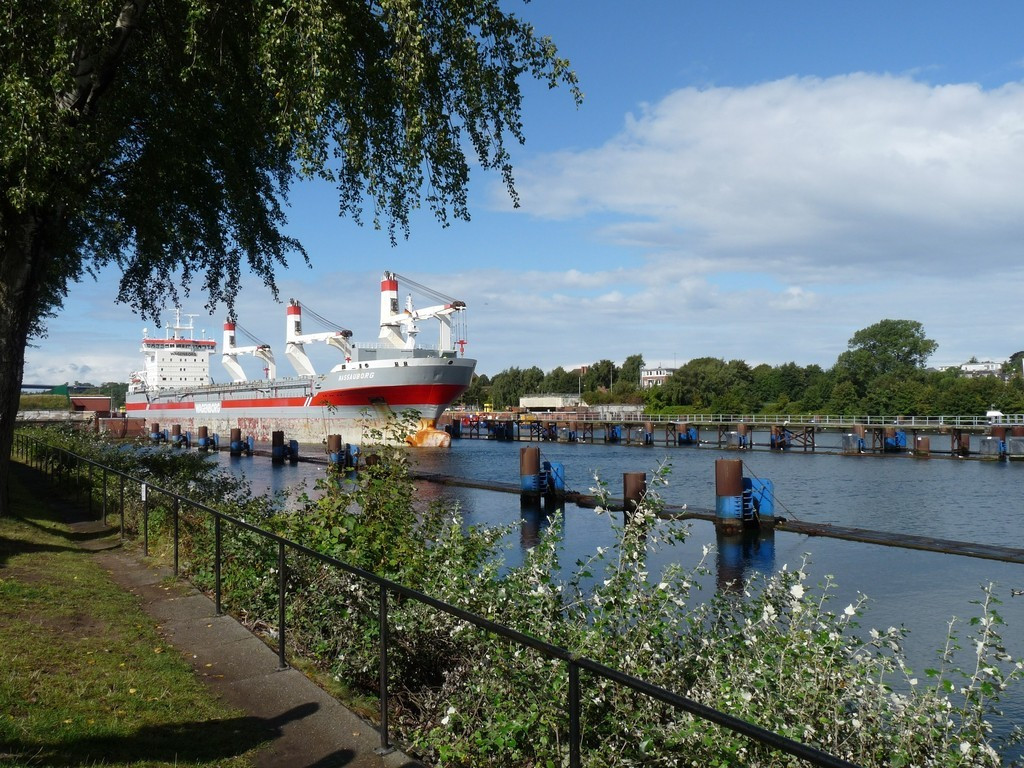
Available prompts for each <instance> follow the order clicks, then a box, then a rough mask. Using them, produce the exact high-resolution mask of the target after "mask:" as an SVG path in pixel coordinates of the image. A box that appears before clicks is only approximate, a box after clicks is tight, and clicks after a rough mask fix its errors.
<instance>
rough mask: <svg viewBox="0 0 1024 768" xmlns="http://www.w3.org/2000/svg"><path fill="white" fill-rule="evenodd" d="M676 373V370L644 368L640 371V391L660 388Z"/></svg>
mask: <svg viewBox="0 0 1024 768" xmlns="http://www.w3.org/2000/svg"><path fill="white" fill-rule="evenodd" d="M675 372H676V369H675V368H664V367H658V368H643V369H641V371H640V389H650V388H651V387H660V386H661V385H662V384H664V383H665V382H666V381H668V380H669V378H670V377H671V376H672V374H673V373H675Z"/></svg>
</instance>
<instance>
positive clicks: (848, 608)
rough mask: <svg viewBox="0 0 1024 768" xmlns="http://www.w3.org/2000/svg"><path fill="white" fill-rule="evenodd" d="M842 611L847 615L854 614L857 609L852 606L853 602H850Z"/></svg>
mask: <svg viewBox="0 0 1024 768" xmlns="http://www.w3.org/2000/svg"><path fill="white" fill-rule="evenodd" d="M843 613H845V614H846V615H847V616H856V615H857V610H856V609H855V608H854V607H853V603H850V604H849V605H848V606H846V607H845V608H844V609H843Z"/></svg>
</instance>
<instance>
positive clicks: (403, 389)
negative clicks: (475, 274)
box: [126, 272, 476, 447]
mask: <svg viewBox="0 0 1024 768" xmlns="http://www.w3.org/2000/svg"><path fill="white" fill-rule="evenodd" d="M398 279H399V276H398V275H396V274H395V273H393V272H385V273H384V277H383V279H382V280H381V284H380V335H379V338H378V339H377V342H376V343H373V344H357V343H355V342H354V341H352V338H351V336H352V333H351V331H347V330H335V331H329V332H326V333H314V334H303V333H302V307H301V305H300V304H299V302H297V301H295V300H294V299H292V300H290V302H289V304H288V307H287V315H286V337H285V342H286V343H285V356H286V357H287V358H288V361H289V362H290V363H291V365H292V367H294V368H295V371H296V374H297V375H296V376H293V377H288V378H278V377H277V375H276V366H275V362H274V356H273V353H272V352H271V350H270V347H269V346H267V345H265V344H258V345H256V346H249V347H239V346H236V345H235V332H236V324H235V323H234V322H233V321H231V320H229V321H228V322H226V323H225V324H224V342H223V349H222V352H221V362H222V363H223V365H224V367H225V368H226V369H227V371H228V373H229V374H230V377H231V379H232V381H231V382H230V383H226V384H215V383H214V382H213V379H212V377H211V375H210V356H211V355H213V354H214V353H215V352H216V346H217V345H216V342H215V341H213V340H208V339H196V338H194V337H193V328H192V321H191V318H190V319H189V321H188V324H187V325H182V322H181V316H180V313H179V314H178V316H177V319H176V320H175V324H174V325H173V326H171V327H168V328H167V332H166V336H165V337H164V338H153V337H150V336H148V335H146V332H145V331H143V339H142V353H143V355H144V356H145V367H144V368H143V370H141V371H137V372H135V373H133V374H132V377H131V382H130V384H129V387H128V395H127V401H126V410H127V412H128V415H129V416H133V417H137V418H145V419H147V421H150V422H153V423H157V424H160V425H175V424H178V425H181V427H182V430H183V431H188V430H196V429H197V428H198V427H201V426H205V427H207V428H208V430H209V432H210V433H211V434H214V433H218V434H220V436H221V439H222V440H223V439H226V438H227V436H228V433H229V431H230V430H231V429H232V428H235V427H237V428H239V429H241V430H242V435H243V437H247V436H252V437H253V438H254V439H255V440H257V441H261V442H265V441H269V440H270V439H271V433H272V432H274V431H283V432H284V433H285V434H284V436H285V439H287V440H297V441H298V442H299V443H306V444H310V443H323V442H324V441H325V440H326V438H327V436H328V435H340V436H341V439H342V442H346V443H353V444H356V445H360V444H366V443H368V442H371V438H372V432H375V431H378V430H380V429H381V428H382V427H383V426H385V424H386V423H387V422H388V421H389V419H390V418H391V417H392V416H393V415H395V414H403V413H405V412H408V411H412V412H413V413H414V414H415V416H416V420H417V426H416V428H415V430H414V431H413V433H412V434H410V435H409V436H408V438H407V440H408V442H410V443H412V444H413V445H421V446H436V447H444V446H447V445H449V443H450V441H451V437H450V435H448V433H446V432H444V431H441V430H439V429H437V427H436V423H437V419H438V417H440V415H441V414H442V413H443V412H444V410H445V409H446V408H447V407H448V406H449V405H451V403H452V402H453V401H454V400H456V399H457V398H458V397H459V396H460V395H461V394H462V393H463V392H464V391H465V390H466V388H467V387H468V386H469V384H470V381H471V379H472V377H473V370H474V368H475V367H476V361H475V360H471V359H469V358H466V357H463V356H461V349H462V348H463V347H464V345H465V341H464V340H463V339H464V338H465V337H464V335H459V336H458V337H457V336H456V334H454V333H453V330H454V329H460V328H461V325H462V323H461V321H462V318H463V317H464V312H465V308H466V305H465V303H464V302H461V301H456V300H453V299H448V297H443V298H444V300H445V301H444V303H442V304H438V305H436V306H432V307H428V308H426V309H414V308H413V306H412V297H411V296H410V297H409V299H408V301H407V302H406V305H405V307H402V308H400V306H399V298H398ZM402 279H403V280H405V281H406V282H408V283H410V284H413V285H416V284H415V283H412V281H410V280H408V279H407V278H402ZM416 287H417V288H419V289H421V290H423V291H429V289H425V288H423V286H418V285H417V286H416ZM431 293H433V292H431ZM434 295H438V296H440V294H436V293H435V294H434ZM427 320H437V321H438V323H439V325H440V333H439V344H438V346H437V347H421V346H417V344H416V338H417V335H418V333H419V326H418V323H420V322H424V321H427ZM457 339H458V340H457ZM311 342H325V343H327V344H329V345H330V346H333V347H336V348H337V349H338V350H339V351H340V352H341V353H342V354H343V355H344V359H343V361H342V362H341V363H339V364H337V365H335V366H334V367H333V368H331V370H330V371H329V372H327V373H317V372H316V370H314V367H313V365H312V363H311V362H310V360H309V357H308V356H307V354H306V352H305V349H304V345H305V344H307V343H311ZM456 347H459V349H458V350H457V349H456ZM239 355H254V356H255V357H257V358H260V359H261V360H263V362H264V366H265V367H264V371H265V373H266V378H265V379H260V380H251V379H248V378H247V377H246V375H245V373H244V371H243V370H242V366H241V365H240V364H239V362H238V356H239Z"/></svg>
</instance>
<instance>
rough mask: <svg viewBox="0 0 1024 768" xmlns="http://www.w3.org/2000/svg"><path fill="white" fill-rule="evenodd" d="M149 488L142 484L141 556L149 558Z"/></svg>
mask: <svg viewBox="0 0 1024 768" xmlns="http://www.w3.org/2000/svg"><path fill="white" fill-rule="evenodd" d="M148 491H149V486H147V485H146V484H145V483H143V484H142V554H144V555H145V556H146V557H149V493H148Z"/></svg>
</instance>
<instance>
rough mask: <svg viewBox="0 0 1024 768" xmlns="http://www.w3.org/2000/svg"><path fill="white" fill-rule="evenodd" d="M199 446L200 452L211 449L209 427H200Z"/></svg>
mask: <svg viewBox="0 0 1024 768" xmlns="http://www.w3.org/2000/svg"><path fill="white" fill-rule="evenodd" d="M198 443H199V445H198V448H199V452H200V453H206V452H207V451H209V450H210V430H209V429H208V428H207V427H199V438H198Z"/></svg>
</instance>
